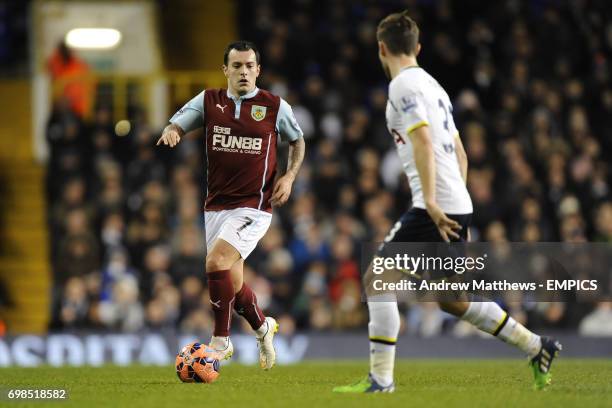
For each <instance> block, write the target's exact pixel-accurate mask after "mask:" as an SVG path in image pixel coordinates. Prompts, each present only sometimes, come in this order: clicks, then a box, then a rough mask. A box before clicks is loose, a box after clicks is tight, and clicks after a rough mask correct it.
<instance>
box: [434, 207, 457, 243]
mask: <svg viewBox="0 0 612 408" xmlns="http://www.w3.org/2000/svg"><path fill="white" fill-rule="evenodd" d="M427 213H428V214H429V216H430V217H431V219H432V220H433V222H434V224H436V226H437V227H438V231H439V232H440V236H442V239H443V240H444V241H446V242H450V239H449V238H448V237H449V236H451V237H453V238H455V239H459V234H457V232H455V231H459V230H461V228H462V227H461V225H460V224H459V223H458V222H457V221H455V220H453V219H450V218H448V216H447V215H446V214H444V211H442V209H441V208H440V207H439V206H438V205H437V204H430V205H428V206H427Z"/></svg>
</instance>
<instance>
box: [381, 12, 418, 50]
mask: <svg viewBox="0 0 612 408" xmlns="http://www.w3.org/2000/svg"><path fill="white" fill-rule="evenodd" d="M376 38H377V39H378V41H382V42H383V43H385V45H386V46H387V48H388V49H389V52H391V54H393V55H399V54H407V55H410V54H414V53H415V52H416V49H417V44H418V43H419V27H418V26H417V23H416V22H415V21H414V20H413V19H411V18H410V16H409V15H408V12H407V11H404V12H401V13H393V14H389V15H388V16H387V17H385V18H384V19H383V20H382V21H381V22H380V23H379V24H378V29H377V30H376Z"/></svg>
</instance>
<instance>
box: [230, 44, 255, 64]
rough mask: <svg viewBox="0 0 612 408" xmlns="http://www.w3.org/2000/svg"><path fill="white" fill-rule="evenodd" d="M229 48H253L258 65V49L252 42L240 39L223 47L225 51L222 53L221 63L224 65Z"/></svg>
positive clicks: (242, 49)
mask: <svg viewBox="0 0 612 408" xmlns="http://www.w3.org/2000/svg"><path fill="white" fill-rule="evenodd" d="M231 50H236V51H248V50H253V51H254V52H255V60H256V61H257V64H258V65H259V50H258V49H257V46H256V45H255V44H253V43H252V42H250V41H242V40H241V41H234V42H233V43H230V44H228V46H227V47H226V48H225V53H224V54H223V63H224V64H225V65H227V58H228V56H229V53H230V51H231Z"/></svg>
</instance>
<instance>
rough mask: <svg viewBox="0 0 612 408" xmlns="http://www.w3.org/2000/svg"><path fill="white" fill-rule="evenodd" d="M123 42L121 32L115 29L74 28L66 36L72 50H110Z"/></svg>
mask: <svg viewBox="0 0 612 408" xmlns="http://www.w3.org/2000/svg"><path fill="white" fill-rule="evenodd" d="M119 42H121V32H120V31H119V30H116V29H114V28H74V29H72V30H70V31H68V34H66V44H67V45H68V46H69V47H71V48H84V49H97V50H99V49H110V48H114V47H116V46H117V45H118V44H119Z"/></svg>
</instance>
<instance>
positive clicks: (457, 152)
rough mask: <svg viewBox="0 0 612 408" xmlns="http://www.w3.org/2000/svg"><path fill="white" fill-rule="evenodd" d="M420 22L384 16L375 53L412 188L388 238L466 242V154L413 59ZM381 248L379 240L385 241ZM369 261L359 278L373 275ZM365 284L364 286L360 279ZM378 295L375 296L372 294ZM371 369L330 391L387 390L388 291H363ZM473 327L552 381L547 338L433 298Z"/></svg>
mask: <svg viewBox="0 0 612 408" xmlns="http://www.w3.org/2000/svg"><path fill="white" fill-rule="evenodd" d="M418 38H419V29H418V27H417V25H416V23H415V22H414V21H413V20H412V19H411V18H410V17H409V16H408V15H407V14H406V13H405V12H404V13H394V14H391V15H389V16H387V17H386V18H385V19H383V20H382V21H381V22H380V24H379V26H378V30H377V39H378V50H379V58H380V61H381V64H382V67H383V69H384V71H385V73H386V75H387V77H388V78H389V80H390V81H391V82H390V84H389V100H388V103H387V111H386V120H387V127H388V129H389V132H390V133H391V136H392V137H393V139H394V141H395V145H396V147H397V151H398V154H399V156H400V159H401V161H402V164H403V167H404V169H405V172H406V176H407V177H408V181H409V183H410V189H411V190H412V196H413V198H412V200H413V203H412V208H410V209H409V210H408V211H407V212H406V213H405V214H404V215H403V216H402V217H401V218H400V220H399V221H398V222H397V223H396V225H395V226H394V228H393V229H392V230H391V232H390V233H389V235H388V236H387V238H386V239H385V243H387V242H444V241H446V242H465V241H467V240H468V227H469V224H470V220H471V215H472V201H471V199H470V196H469V193H468V191H467V188H466V185H465V181H466V178H467V156H466V154H465V151H464V149H463V145H462V143H461V139H460V138H459V132H458V131H457V128H456V127H455V123H454V121H453V116H452V107H451V102H450V99H449V97H448V95H447V93H446V92H445V91H444V89H443V88H442V87H441V86H440V84H439V83H438V82H437V81H436V80H435V79H434V78H433V77H432V76H431V75H429V74H428V73H427V72H426V71H425V70H424V69H423V68H421V67H419V66H418V64H417V59H416V57H417V55H418V53H419V51H420V48H421V46H420V44H419V41H418ZM383 249H384V246H383ZM371 273H372V272H371V267H370V269H369V270H368V271H367V272H366V276H365V279H364V282H368V281H369V280H370V278H371ZM366 291H367V287H366ZM377 297H378V298H377ZM367 300H368V309H369V312H370V323H369V325H368V331H369V338H370V373H369V375H368V377H367V378H365V379H363V380H362V381H359V382H357V383H356V384H352V385H348V386H341V387H336V388H334V391H335V392H352V393H368V392H393V391H394V389H395V384H394V381H393V368H394V363H395V343H396V341H397V335H398V333H399V328H400V316H399V311H398V308H397V301H396V300H395V301H390V299H389V294H384V295H368V299H367ZM438 303H439V304H440V307H441V309H442V310H444V311H446V312H448V313H451V314H453V315H455V316H457V317H459V318H461V319H463V320H465V321H467V322H469V323H471V324H473V325H474V326H476V327H477V328H478V329H480V330H482V331H484V332H487V333H490V334H492V335H494V336H497V337H498V338H500V339H501V340H503V341H505V342H506V343H509V344H512V345H514V346H516V347H518V348H519V349H520V350H522V351H523V352H525V353H526V354H527V355H528V356H529V358H530V365H531V368H532V370H533V374H534V377H535V388H536V389H542V388H544V387H546V386H547V385H548V384H549V383H550V367H551V363H552V361H553V359H554V358H555V357H556V355H557V353H558V352H559V351H560V350H561V345H560V344H559V343H558V342H557V341H555V340H552V339H549V338H546V337H540V336H538V335H537V334H534V333H532V332H531V331H529V330H528V329H527V328H525V327H524V326H523V325H521V324H520V323H519V322H517V321H516V320H514V319H513V318H512V317H510V316H509V315H508V313H507V312H506V311H504V310H503V309H502V308H500V307H499V306H498V305H497V304H496V303H494V302H484V301H483V302H474V301H472V302H470V301H467V300H466V301H449V302H442V301H440V302H438Z"/></svg>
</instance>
